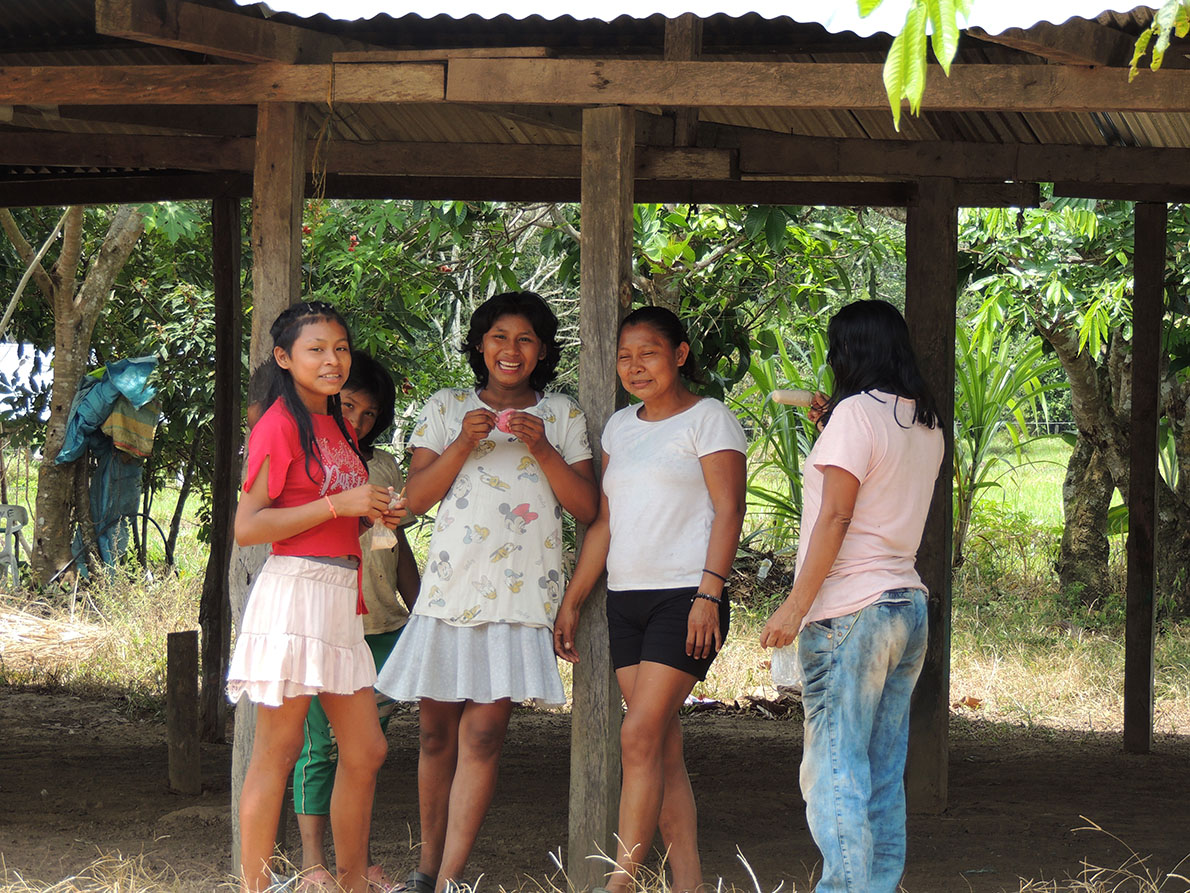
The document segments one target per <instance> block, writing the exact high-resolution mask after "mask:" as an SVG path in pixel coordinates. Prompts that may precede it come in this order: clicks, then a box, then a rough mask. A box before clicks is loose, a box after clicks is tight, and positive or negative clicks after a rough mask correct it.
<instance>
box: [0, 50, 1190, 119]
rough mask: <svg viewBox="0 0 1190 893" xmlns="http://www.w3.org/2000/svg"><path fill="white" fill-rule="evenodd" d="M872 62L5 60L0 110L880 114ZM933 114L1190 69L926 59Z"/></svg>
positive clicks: (1111, 95) (1106, 105)
mask: <svg viewBox="0 0 1190 893" xmlns="http://www.w3.org/2000/svg"><path fill="white" fill-rule="evenodd" d="M882 69H883V66H881V65H879V64H871V63H798V62H788V63H785V62H707V61H699V62H664V61H651V60H598V59H596V60H589V59H581V60H580V59H454V60H451V61H450V62H448V63H445V64H441V63H440V64H435V63H416V62H405V63H361V64H343V65H334V66H331V65H280V64H268V65H264V64H262V65H192V66H168V65H167V66H159V65H140V66H49V67H46V66H37V67H15V66H14V67H5V68H0V104H50V105H52V104H82V105H127V104H129V103H130V102H136V103H140V104H146V105H153V104H162V105H191V104H194V105H212V104H214V105H218V104H221V103H222V104H233V105H235V104H245V103H261V102H314V103H318V102H327V101H328V100H329V101H332V102H338V103H352V102H355V103H398V102H440V101H442V100H443V99H445V100H447V101H448V102H461V103H490V104H509V103H524V104H529V105H547V106H550V105H553V106H557V105H563V106H565V105H572V106H574V105H577V106H583V105H592V104H600V103H613V104H621V105H631V106H646V107H655V106H662V107H671V106H672V107H678V106H685V107H697V106H721V107H737V108H739V107H768V108H800V109H829V110H838V109H853V110H863V109H868V110H874V111H875V110H880V111H883V110H885V109H886V108H887V103H888V100H887V98H886V96H885V92H884V84H883V81H882ZM924 103H925V107H926V108H927V109H929V110H931V111H980V112H984V111H1022V112H1087V111H1136V112H1187V111H1190V71H1166V70H1161V71H1156V72H1143V73H1142V74H1141V76H1140V77H1139V78H1138V79H1137V80H1136V81H1135V82H1133V83H1132V84H1129V83H1128V77H1127V73H1126V72H1125V71H1122V70H1119V69H1107V68H1075V67H1069V66H1060V65H956V66H954V67H953V68H952V70H951V76H950V77H949V78H946V77H943V75H942V72H941V69H940V68H938V67H937V66H933V65H931V66H930V70H929V75H928V78H927V87H926V93H925V100H924Z"/></svg>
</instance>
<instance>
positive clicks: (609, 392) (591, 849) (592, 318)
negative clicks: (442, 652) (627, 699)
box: [566, 108, 635, 890]
mask: <svg viewBox="0 0 1190 893" xmlns="http://www.w3.org/2000/svg"><path fill="white" fill-rule="evenodd" d="M634 134H635V124H634V122H633V115H632V110H631V109H628V108H598V109H588V110H587V111H585V112H583V167H582V221H583V224H582V226H583V228H582V245H581V249H580V250H581V252H582V254H581V260H580V303H579V340H580V341H581V342H582V345H583V349H582V352H581V353H580V355H579V405H580V406H582V408H583V411H584V412H585V413H586V415H587V427H588V431H589V432H590V435H591V443H592V444H593V445H594V444H598V443H599V435H600V433H601V432H602V431H603V425H604V423H605V422H606V421H607V419H608V417H609V416H610V415H611V414H612V413H613V412H614V411H615V409H616V384H617V383H616V373H615V368H616V363H615V359H616V339H617V331H618V328H619V324H620V320H621V319H622V318H623V316H624V314H625V312H626V311H627V308H628V305H629V303H630V302H631V300H632V201H633V196H632V171H633V169H634V167H635V160H634V146H633V136H634ZM598 454H599V453H598V449H597V450H596V455H598ZM597 464H598V463H597ZM606 604H607V589H606V586H605V584H604V583H603V582H600V584H599V585H598V586H597V587H596V589H595V591H594V592H592V593H591V595H590V597H589V598H588V600H587V604H586V606H585V607H584V610H583V614H582V618H581V620H580V621H579V632H578V641H577V642H576V645H577V647H578V651H579V655H580V658H581V659H580V661H579V663H578V664H576V665H575V667H574V707H573V709H572V710H571V737H570V828H569V843H568V847H567V851H566V852H567V875H568V877H569V880H570V883H571V884H572V885H573V887H574V888H575V889H576V890H587V889H590V888H592V887H602V886H603V885H604V882H605V878H606V872H607V867H606V866H605V865H604V864H603V863H602V862H600V861H598V860H595V859H588V858H587V857H588V856H590V855H595V854H599V853H603V854H608V853H613V854H614V853H615V838H614V834H615V830H616V820H617V814H618V804H619V799H620V718H621V709H622V708H621V700H620V688H619V686H618V685H617V684H616V677H615V672H614V671H613V670H612V666H611V657H610V652H609V646H608V637H607V621H606V619H605V610H606Z"/></svg>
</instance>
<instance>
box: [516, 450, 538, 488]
mask: <svg viewBox="0 0 1190 893" xmlns="http://www.w3.org/2000/svg"><path fill="white" fill-rule="evenodd" d="M539 467H540V466H538V464H537V462H536V460H534V458H533V457H532V456H525V458H523V459H521V461H520V463H519V464H518V465H517V467H516V470H517V471H519V472H520V474H518V475H517V476H516V479H517V480H518V481H528V482H529V483H531V484H536V483H537V482H538V481H540V480H541V475H539V474H538V473H537V471H538V469H539Z"/></svg>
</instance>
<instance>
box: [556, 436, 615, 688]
mask: <svg viewBox="0 0 1190 893" xmlns="http://www.w3.org/2000/svg"><path fill="white" fill-rule="evenodd" d="M607 462H608V456H607V453H604V454H603V473H604V474H606V473H607ZM610 543H611V523H610V514H609V510H608V504H607V494H606V493H603V492H602V488H600V493H599V512H598V514H596V516H595V520H594V521H592V522H591V525H590V526H589V527H588V528H587V531H586V533H584V534H583V547H582V550H581V551H580V552H579V556H578V561H577V562H576V564H575V568H574V574H573V575H572V576H571V578H570V582H569V584H567V586H566V594H565V595H564V596H563V597H562V604H561V606H559V608H558V617H557V619H556V620H555V621H554V652H555V653H556V654H557V655H558V656H559V657H560V658H562V659H563V660H566V661H569V662H570V663H572V664H574V663H578V650H577V649H576V648H575V647H574V636H575V632H576V631H577V629H578V618H579V611H580V610H581V609H582V606H583V603H584V602H585V601H586V600H587V597H588V596H590V594H591V590H592V589H594V588H595V584H596V583H598V582H599V577H600V576H601V575H602V574H603V571H604V570H605V568H606V567H607V550H608V546H609V545H610Z"/></svg>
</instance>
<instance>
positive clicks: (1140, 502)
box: [1124, 202, 1166, 753]
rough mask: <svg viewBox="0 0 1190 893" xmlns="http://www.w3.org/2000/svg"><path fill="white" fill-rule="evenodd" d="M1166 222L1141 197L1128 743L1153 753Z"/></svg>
mask: <svg viewBox="0 0 1190 893" xmlns="http://www.w3.org/2000/svg"><path fill="white" fill-rule="evenodd" d="M1165 224H1166V206H1165V204H1163V203H1160V204H1159V203H1155V202H1143V203H1139V204H1137V206H1136V230H1135V231H1136V236H1135V254H1134V258H1133V263H1134V264H1135V276H1136V284H1135V286H1134V291H1133V298H1132V419H1131V438H1132V442H1131V455H1130V462H1129V472H1128V545H1127V550H1128V586H1127V589H1128V596H1127V601H1128V613H1127V622H1126V625H1125V630H1124V750H1125V751H1127V752H1128V753H1148V752H1149V751H1150V750H1151V748H1152V746H1153V640H1154V638H1155V636H1156V625H1155V615H1154V611H1153V594H1154V592H1155V590H1156V582H1157V580H1156V572H1155V568H1156V565H1157V423H1158V419H1159V417H1160V407H1159V404H1160V395H1159V393H1158V391H1159V387H1160V378H1161V355H1162V349H1161V334H1162V318H1163V316H1164V314H1165V251H1166V232H1165Z"/></svg>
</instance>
